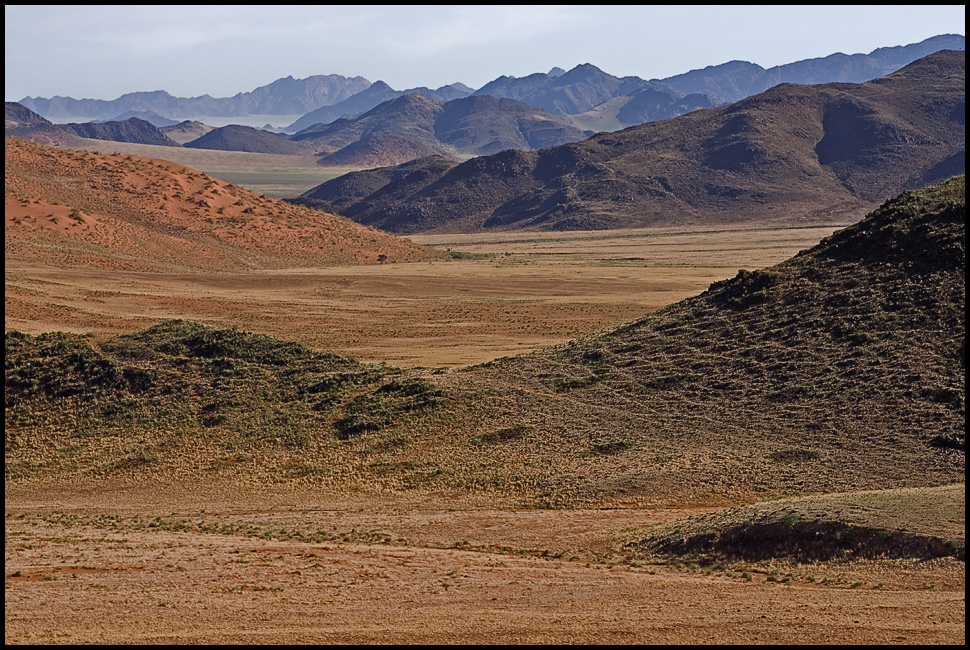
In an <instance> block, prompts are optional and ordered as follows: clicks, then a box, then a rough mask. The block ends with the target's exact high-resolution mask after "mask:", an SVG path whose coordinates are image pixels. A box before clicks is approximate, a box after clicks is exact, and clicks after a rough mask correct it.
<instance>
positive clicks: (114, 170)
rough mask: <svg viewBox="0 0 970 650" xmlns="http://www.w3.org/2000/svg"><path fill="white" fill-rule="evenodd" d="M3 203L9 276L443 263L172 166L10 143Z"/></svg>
mask: <svg viewBox="0 0 970 650" xmlns="http://www.w3.org/2000/svg"><path fill="white" fill-rule="evenodd" d="M4 198H5V227H4V234H5V242H4V243H5V247H4V260H5V262H6V264H7V266H8V268H10V266H11V265H13V266H18V265H21V266H22V265H28V266H37V265H40V266H44V265H49V266H51V267H54V268H78V267H98V266H100V267H104V268H112V269H128V270H151V269H156V268H167V269H173V268H196V269H199V268H204V269H211V270H220V269H226V270H228V269H246V268H279V267H285V266H290V267H292V266H326V265H334V264H359V263H376V262H377V261H379V260H386V261H389V262H390V261H401V262H403V261H416V260H426V259H440V258H441V257H442V256H443V254H441V253H438V252H435V251H431V250H429V249H425V248H422V247H419V246H417V245H415V244H412V243H411V242H408V241H405V240H402V239H400V238H398V237H395V236H393V235H389V234H387V233H383V232H379V231H376V230H374V229H372V228H367V227H364V226H361V225H359V224H356V223H353V222H351V221H349V220H347V219H344V218H342V217H336V216H334V215H331V214H326V213H323V212H318V211H316V210H310V209H307V208H302V207H298V206H294V205H292V204H289V203H286V202H283V201H278V200H275V199H270V198H267V197H265V196H262V195H259V194H256V193H254V192H250V191H248V190H244V189H242V188H239V187H236V186H233V185H230V184H228V183H225V182H223V181H220V180H217V179H214V178H211V177H209V176H206V175H205V174H202V173H200V172H197V171H195V170H192V169H189V168H187V167H184V166H182V165H178V164H175V163H170V162H167V161H164V160H152V159H145V158H138V157H135V156H123V155H102V154H96V153H90V152H84V151H70V150H60V149H53V148H50V147H45V146H42V145H38V144H34V143H30V142H25V141H21V140H17V139H14V138H7V139H6V140H5V143H4ZM381 256H383V257H381Z"/></svg>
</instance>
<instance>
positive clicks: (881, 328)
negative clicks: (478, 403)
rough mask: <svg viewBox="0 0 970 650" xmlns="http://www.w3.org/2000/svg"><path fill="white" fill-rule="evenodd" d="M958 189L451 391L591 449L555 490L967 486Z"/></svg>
mask: <svg viewBox="0 0 970 650" xmlns="http://www.w3.org/2000/svg"><path fill="white" fill-rule="evenodd" d="M964 193H965V180H964V177H963V176H960V177H956V178H954V179H951V180H949V181H946V182H945V183H942V184H940V185H937V186H934V187H931V188H928V189H925V190H919V191H913V192H907V193H905V194H903V195H901V196H900V197H899V198H897V199H894V200H892V201H889V202H887V203H886V204H884V205H883V206H882V207H880V208H879V209H878V210H876V211H875V212H873V213H872V214H871V215H869V216H868V217H867V218H866V219H864V220H863V221H861V222H860V223H858V224H856V225H854V226H851V227H849V228H847V229H845V230H842V231H839V232H837V233H835V234H833V235H832V236H830V237H829V238H827V239H826V240H823V241H822V242H821V243H820V244H819V245H818V246H816V247H815V248H813V249H811V250H808V251H804V252H803V253H801V254H799V255H798V256H796V257H794V258H792V259H790V260H789V261H786V262H784V263H782V264H780V265H777V266H775V267H771V268H769V269H765V270H761V271H741V272H739V273H738V275H737V277H735V278H733V279H731V280H725V281H722V282H718V283H715V284H714V285H712V286H711V288H710V289H709V290H708V291H706V292H705V293H703V294H701V295H700V296H697V297H696V298H691V299H688V300H686V301H683V302H680V303H677V304H675V305H671V306H670V307H668V308H666V309H664V310H662V311H660V312H657V313H655V314H652V315H649V316H646V317H644V318H642V319H640V320H637V321H634V322H631V323H629V324H626V325H623V326H620V327H618V328H616V329H613V330H611V331H607V332H604V333H602V334H601V335H599V336H594V337H590V338H587V339H582V340H578V341H575V342H573V343H570V344H568V345H565V346H561V347H558V348H554V349H550V350H546V351H540V352H537V353H534V354H531V355H527V356H523V357H517V358H514V359H506V360H501V361H498V362H494V363H493V364H489V366H488V367H484V368H481V369H477V370H475V371H474V372H471V373H465V374H463V375H461V376H460V377H461V383H462V385H464V386H480V387H482V388H485V387H488V388H487V389H488V390H490V391H493V395H494V396H493V397H492V398H491V401H490V405H489V407H488V408H489V410H490V412H492V413H498V412H500V411H504V412H505V414H506V415H505V418H504V426H513V423H516V424H518V425H519V426H531V427H535V429H536V430H537V431H536V433H535V435H534V442H533V447H532V448H533V449H538V448H544V449H546V450H551V449H557V450H558V454H559V457H568V455H569V454H570V453H572V454H575V455H577V456H578V455H580V454H581V453H583V452H584V450H585V453H588V454H589V455H590V456H591V457H592V458H591V459H590V460H589V462H588V463H587V465H586V467H585V469H583V470H582V471H581V472H580V474H581V475H580V476H576V475H570V474H569V473H563V474H562V475H560V476H558V477H556V478H555V479H552V478H551V479H550V481H549V486H548V487H549V490H550V493H556V492H558V491H560V490H561V491H566V492H569V491H574V492H580V493H582V492H587V491H588V492H589V493H593V494H614V495H615V494H631V495H634V494H637V495H643V496H650V495H664V494H668V493H671V492H678V491H679V492H681V496H684V495H685V494H687V493H691V494H695V495H700V494H703V493H705V492H706V493H709V494H731V493H741V494H743V493H749V494H754V493H756V492H759V491H764V492H768V493H778V492H787V493H799V492H820V491H846V490H855V489H882V488H890V487H905V486H919V485H939V484H944V483H947V482H957V481H962V480H963V475H964V474H963V472H964V468H965V464H964V463H965V461H964V458H965V452H964V449H965V434H964V431H965V422H966V413H965V396H966V379H965V372H966V348H965V336H966V316H965V306H966V279H965V271H966V257H965V247H966V202H965V194H964ZM496 419H497V418H496ZM497 420H498V419H497ZM498 424H499V422H498V421H497V422H496V424H495V425H496V426H497V425H498ZM517 452H518V453H522V448H519V449H518V450H517ZM546 453H551V452H548V451H547V452H546Z"/></svg>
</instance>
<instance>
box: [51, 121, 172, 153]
mask: <svg viewBox="0 0 970 650" xmlns="http://www.w3.org/2000/svg"><path fill="white" fill-rule="evenodd" d="M58 128H59V129H61V130H62V131H66V132H67V133H73V134H74V135H77V136H80V137H82V138H91V139H93V140H111V141H113V142H137V143H138V144H157V145H162V146H166V147H177V146H179V145H178V143H177V142H175V141H174V140H172V139H171V138H169V137H168V136H167V135H165V134H164V133H162V132H161V131H159V130H158V127H157V126H155V125H154V124H152V123H151V122H148V121H147V120H143V119H140V118H137V117H132V118H129V119H127V120H123V121H121V122H85V123H83V124H77V123H69V124H59V125H58Z"/></svg>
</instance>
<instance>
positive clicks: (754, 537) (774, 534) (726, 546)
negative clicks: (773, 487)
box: [627, 514, 966, 563]
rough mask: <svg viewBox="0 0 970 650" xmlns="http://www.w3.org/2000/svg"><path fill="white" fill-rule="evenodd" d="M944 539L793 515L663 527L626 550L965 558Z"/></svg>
mask: <svg viewBox="0 0 970 650" xmlns="http://www.w3.org/2000/svg"><path fill="white" fill-rule="evenodd" d="M681 532H682V531H681ZM947 541H948V540H943V539H939V538H938V537H933V536H927V535H920V534H913V533H909V532H906V531H895V530H889V529H882V528H880V529H876V528H871V527H867V526H858V525H854V524H851V523H847V522H843V521H824V520H814V521H803V520H801V519H800V518H799V517H798V516H797V515H794V514H791V515H787V516H785V517H780V518H775V517H763V518H760V519H758V520H754V521H744V522H740V523H737V524H735V525H732V526H728V527H726V528H724V529H708V530H705V531H702V532H691V533H689V534H686V535H685V534H680V533H675V532H673V531H671V530H665V531H663V532H661V533H657V534H656V535H651V536H649V537H647V538H646V539H644V540H641V541H639V542H637V543H635V544H632V545H630V546H628V547H627V550H628V551H634V552H636V553H638V554H640V555H653V556H659V557H666V558H676V559H681V560H683V559H688V560H692V561H695V562H701V563H723V562H733V561H739V560H740V561H749V562H760V561H765V560H774V559H782V558H784V559H787V560H791V561H793V562H825V561H831V560H849V559H864V558H869V559H871V558H918V559H922V560H925V559H932V558H940V557H955V558H957V559H959V560H965V559H966V547H965V546H958V545H956V544H954V543H952V542H950V543H947Z"/></svg>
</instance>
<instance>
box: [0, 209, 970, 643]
mask: <svg viewBox="0 0 970 650" xmlns="http://www.w3.org/2000/svg"><path fill="white" fill-rule="evenodd" d="M835 229H836V225H835V224H833V225H831V226H822V227H814V228H801V229H798V228H795V229H793V228H777V229H745V228H726V229H711V228H694V229H691V228H684V229H677V230H673V229H666V230H656V231H648V230H644V231H623V232H609V233H602V232H600V233H568V234H540V235H521V234H518V235H515V236H512V235H494V236H491V237H487V238H486V237H474V236H467V235H464V236H457V235H456V236H444V235H438V236H433V237H432V236H426V237H414V238H413V239H414V240H415V241H416V242H418V243H422V244H429V245H433V246H437V247H439V248H441V249H449V250H452V251H453V258H454V259H452V260H451V261H443V262H422V263H413V264H384V265H374V266H366V267H330V268H318V269H310V268H300V269H285V270H274V271H261V272H250V273H224V274H198V275H191V274H185V273H180V274H169V275H166V274H160V273H152V274H138V273H119V272H110V271H99V270H96V269H93V270H89V271H77V270H75V271H70V272H66V271H56V270H51V269H49V268H31V267H30V266H29V265H21V266H19V267H17V268H13V267H11V266H8V267H7V269H6V310H5V324H6V327H7V328H8V329H9V328H13V329H19V330H21V331H25V332H43V331H50V330H62V331H73V332H77V333H82V334H84V333H91V334H92V335H93V336H94V337H95V338H97V337H104V336H109V335H115V334H119V333H125V332H131V331H135V330H140V329H143V328H145V327H148V326H149V325H151V324H153V323H155V322H158V321H159V320H161V319H165V318H185V319H192V320H197V321H200V322H204V323H207V324H210V325H215V326H220V327H223V326H224V327H228V326H236V327H239V328H241V329H244V330H249V331H254V332H259V333H264V334H270V335H273V336H276V337H278V338H281V339H284V340H291V341H298V342H301V343H304V344H306V345H308V346H310V347H313V348H316V349H326V350H329V351H333V352H337V353H339V354H344V355H350V356H353V357H355V358H357V359H359V360H362V361H384V362H387V363H389V364H392V365H400V366H407V367H419V366H420V367H425V368H439V369H440V370H439V371H438V372H443V373H448V372H452V371H454V370H457V369H458V368H459V367H461V366H466V365H469V364H474V363H481V362H485V361H489V360H492V359H495V358H497V357H501V356H506V355H514V354H518V353H521V352H526V351H529V350H532V349H536V348H539V347H542V346H547V345H551V344H555V343H560V342H563V341H566V340H569V339H572V338H576V337H578V336H581V335H586V334H591V333H594V332H596V331H599V330H602V329H605V328H608V327H611V326H614V325H617V324H619V323H622V322H625V321H628V320H631V319H633V318H636V317H639V316H641V315H643V314H645V313H647V312H650V311H654V310H656V309H659V308H661V307H663V306H664V305H667V304H670V303H673V302H676V301H678V300H681V299H682V298H685V297H688V296H691V295H695V294H697V293H699V292H701V291H703V290H704V289H706V288H707V287H708V285H710V284H711V283H712V282H715V281H718V280H722V279H725V278H728V277H732V276H734V275H735V274H736V273H737V271H738V269H739V268H748V269H752V268H762V267H765V266H769V265H772V264H775V263H777V262H780V261H782V260H784V259H787V258H789V257H791V256H792V255H794V254H795V253H797V252H798V251H800V250H803V249H806V248H809V247H811V246H813V245H815V244H816V243H818V241H819V240H821V239H822V238H823V237H825V236H827V235H828V234H830V233H831V232H832V231H833V230H835ZM607 248H608V251H609V252H606V251H607ZM924 492H925V491H924ZM924 492H920V491H919V490H915V491H914V496H913V498H914V499H918V498H923V497H924V496H925V494H924ZM948 494H950V495H951V496H953V498H954V499H956V500H957V501H959V502H960V503H962V500H963V499H964V497H963V486H962V485H961V486H957V487H956V488H951V492H950V493H948ZM847 498H849V497H847ZM867 498H869V497H867V496H865V495H862V496H853V497H851V499H850V500H852V499H854V500H852V504H851V507H848V508H847V509H846V510H845V511H844V512H846V513H849V514H846V516H847V517H848V518H849V519H852V518H853V517H854V518H855V519H856V520H860V521H861V520H864V519H865V518H866V517H867V516H874V515H873V514H872V513H873V512H874V511H875V510H877V509H876V508H874V507H873V506H871V504H869V503H868V502H867V501H866V499H867ZM736 505H740V503H733V502H730V501H729V500H726V499H725V498H724V497H723V496H722V497H716V498H715V497H711V498H710V499H708V500H704V499H697V500H695V501H693V502H690V503H681V504H676V505H674V506H671V505H670V504H656V503H653V504H652V503H650V502H649V500H645V501H644V500H641V501H640V502H634V503H623V502H611V503H597V504H589V505H588V506H586V507H578V508H565V509H563V508H553V509H536V508H534V507H531V506H529V505H528V504H523V503H521V502H520V501H518V500H516V499H515V498H514V497H511V496H508V495H500V494H491V493H482V494H476V493H474V492H455V493H440V492H433V491H421V490H417V491H411V492H405V493H394V492H381V491H374V492H366V491H364V492H359V493H352V494H349V495H348V494H339V493H334V492H330V491H327V490H324V489H320V488H317V487H314V485H313V483H312V482H300V481H294V482H287V483H284V484H280V485H266V484H261V485H247V484H246V483H245V481H239V480H231V481H222V482H220V481H211V482H210V481H205V482H203V481H196V482H193V481H188V482H186V481H183V480H181V479H171V478H167V477H166V476H165V474H164V473H161V474H153V475H151V476H147V477H146V476H143V475H138V474H135V475H132V476H118V477H114V478H110V479H71V480H69V481H58V480H50V479H37V480H30V479H28V480H25V481H15V482H12V483H11V482H8V483H7V485H6V490H5V637H6V641H7V643H45V644H46V643H158V644H161V643H240V644H246V643H557V644H558V643H793V644H794V643H798V644H801V643H809V644H813V643H826V644H828V643H831V644H836V643H838V644H856V643H860V644H861V643H913V644H918V643H934V644H937V643H940V644H950V643H962V642H963V640H964V638H965V565H964V562H962V561H959V560H957V559H954V558H940V559H932V560H910V559H897V560H889V559H886V560H879V559H874V560H858V561H854V562H850V563H840V562H837V561H833V562H819V563H815V564H807V565H806V564H799V565H793V564H787V563H784V562H772V561H768V562H751V563H747V564H743V565H740V564H739V565H733V566H724V567H718V568H715V569H712V568H705V567H703V566H698V565H692V564H684V563H667V562H662V561H647V560H641V559H638V558H637V556H636V555H635V554H631V553H629V552H627V551H625V550H624V548H625V547H624V541H625V539H626V538H627V537H629V536H630V535H631V534H632V532H633V531H637V530H643V529H645V528H647V527H650V526H653V525H656V524H661V523H664V522H670V521H674V520H678V519H682V518H684V517H689V516H695V515H703V514H705V513H716V512H720V511H722V510H724V509H725V508H728V507H731V506H736ZM963 513H964V510H963V506H962V505H960V506H959V507H954V508H952V509H951V510H950V511H948V512H947V513H946V514H945V515H944V516H942V517H941V516H939V513H937V516H935V517H930V516H928V515H927V516H925V517H924V518H925V519H926V520H927V521H930V520H932V521H934V522H937V521H940V520H941V519H942V520H947V521H949V524H948V526H949V527H950V528H949V529H948V530H946V531H935V533H936V534H940V535H949V536H950V537H953V538H959V539H961V540H962V536H963V535H964V534H965V533H964V532H963V529H964V526H965V524H964V514H963ZM920 516H921V515H920V514H919V513H917V514H914V515H913V516H912V517H911V519H912V521H910V525H911V526H912V527H913V528H914V529H916V530H918V529H919V526H920V522H919V521H918V519H919V517H920ZM923 523H924V524H925V523H926V522H925V521H924V522H923ZM872 525H878V523H874V524H872Z"/></svg>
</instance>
